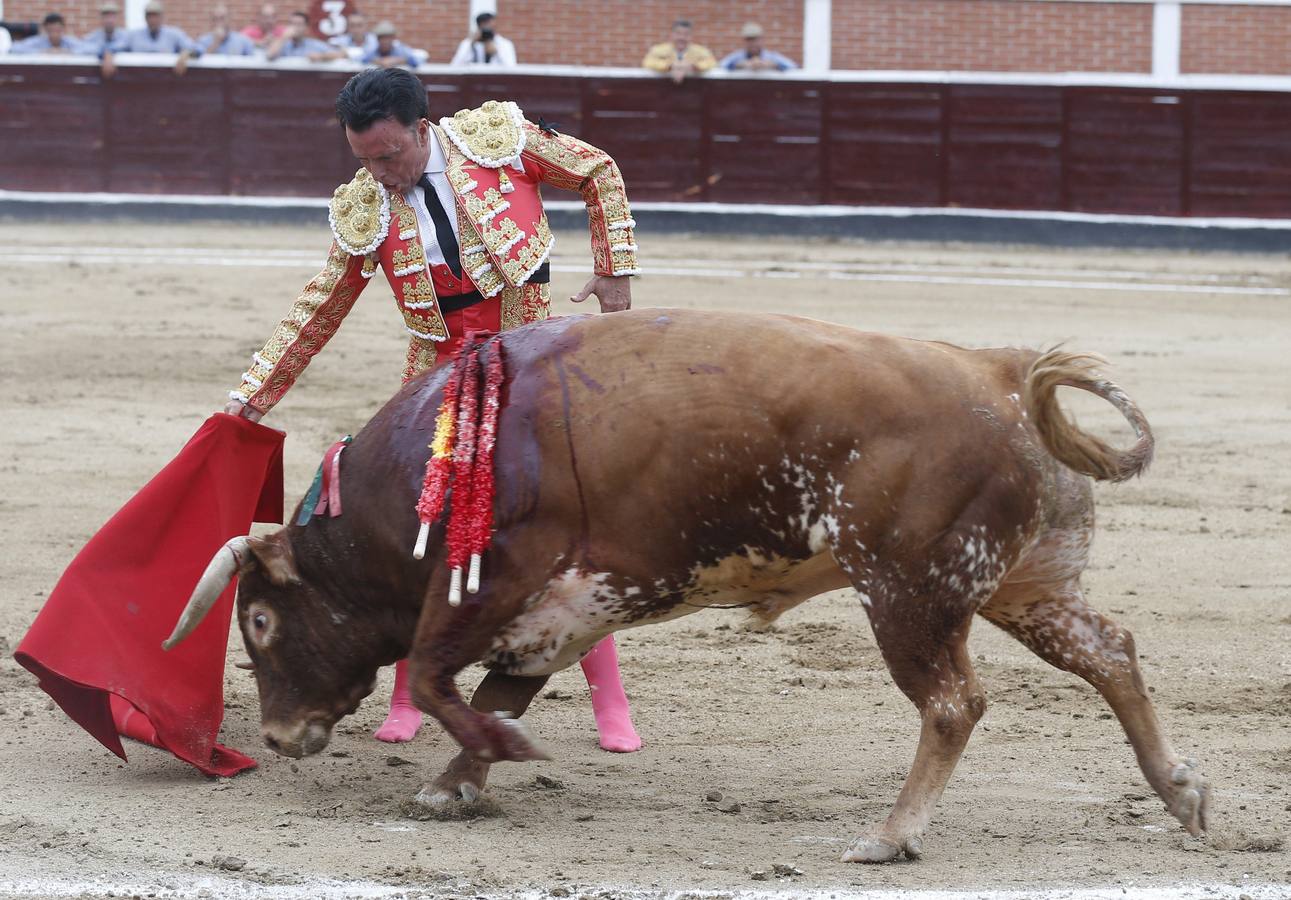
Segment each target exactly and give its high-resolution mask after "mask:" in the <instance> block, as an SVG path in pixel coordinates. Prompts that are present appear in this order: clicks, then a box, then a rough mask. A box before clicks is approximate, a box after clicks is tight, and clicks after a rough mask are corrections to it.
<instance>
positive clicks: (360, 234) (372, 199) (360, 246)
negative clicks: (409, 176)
mask: <svg viewBox="0 0 1291 900" xmlns="http://www.w3.org/2000/svg"><path fill="white" fill-rule="evenodd" d="M327 221H328V222H330V223H331V225H332V234H333V235H334V236H335V237H336V243H337V244H339V245H340V246H341V249H342V250H344V251H345V252H346V253H349V254H350V255H351V256H362V255H364V254H365V253H371V252H372V251H373V250H375V249H376V248H377V247H380V246H381V242H382V241H384V240H385V237H386V233H387V232H388V231H389V230H390V197H389V196H388V195H387V194H386V189H385V187H384V186H382V185H381V184H380V183H379V182H378V181H377V180H376V179H375V178H373V177H372V175H371V173H369V172H368V170H367V169H359V170H358V171H357V172H355V173H354V180H353V181H351V182H350V183H349V184H343V185H341V186H340V187H338V188H337V189H336V191H335V192H334V193H333V194H332V202H331V203H329V204H328V207H327Z"/></svg>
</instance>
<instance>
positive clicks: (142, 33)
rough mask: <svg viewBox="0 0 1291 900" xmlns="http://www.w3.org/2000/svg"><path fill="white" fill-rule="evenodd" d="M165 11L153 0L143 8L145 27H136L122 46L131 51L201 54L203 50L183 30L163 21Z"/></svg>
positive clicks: (187, 54) (183, 54) (124, 49)
mask: <svg viewBox="0 0 1291 900" xmlns="http://www.w3.org/2000/svg"><path fill="white" fill-rule="evenodd" d="M164 15H165V11H164V10H163V9H162V6H161V4H160V3H158V2H156V0H153V2H151V3H149V4H148V5H147V6H145V7H144V8H143V20H144V22H145V23H146V24H145V25H144V27H143V28H136V29H134V30H133V31H131V32H129V33H128V34H127V35H126V40H125V44H124V45H123V46H122V47H121V49H122V50H123V51H127V52H129V53H178V54H180V55H181V56H201V55H202V50H201V48H200V47H198V46H197V44H196V43H194V42H193V39H192V38H190V37H189V36H188V35H187V34H185V33H184V32H183V31H182V30H180V29H178V28H176V27H174V26H173V25H167V24H165V23H164V22H163V17H164Z"/></svg>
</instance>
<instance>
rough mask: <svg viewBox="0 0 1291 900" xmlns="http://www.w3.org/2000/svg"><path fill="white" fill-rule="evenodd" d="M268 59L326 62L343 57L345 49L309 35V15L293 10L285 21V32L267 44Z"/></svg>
mask: <svg viewBox="0 0 1291 900" xmlns="http://www.w3.org/2000/svg"><path fill="white" fill-rule="evenodd" d="M268 56H269V58H270V59H299V58H304V59H308V60H309V61H310V62H327V61H328V60H331V59H344V58H345V51H344V50H337V49H336V48H335V47H329V46H328V45H327V44H325V43H323V42H322V41H320V40H319V39H318V38H314V37H310V36H309V16H307V15H306V14H305V13H303V12H294V13H292V14H291V17H290V18H289V19H288V21H287V32H286V34H284V35H283V36H282V37H280V38H275V39H274V41H273V42H272V43H271V44H270V45H269V50H268Z"/></svg>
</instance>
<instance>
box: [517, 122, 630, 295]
mask: <svg viewBox="0 0 1291 900" xmlns="http://www.w3.org/2000/svg"><path fill="white" fill-rule="evenodd" d="M524 157H525V159H526V160H531V161H532V162H533V164H534V167H535V169H536V170H538V172H539V173H540V177H541V179H542V180H543V181H544V182H546V183H548V184H553V185H555V186H556V187H560V188H565V189H567V190H573V191H578V192H579V193H581V194H582V196H583V202H585V203H586V204H587V213H588V227H589V229H590V231H591V236H592V258H593V261H594V263H595V268H596V273H597V274H598V275H617V274H623V273H629V272H635V271H637V261H636V253H635V251H630V250H620V251H614V252H611V251H610V245H611V244H614V245H633V244H635V243H636V239H635V237H634V236H633V235H632V225H633V224H634V223H633V221H632V210H631V208H630V207H629V205H628V200H627V193H626V192H625V191H624V188H623V178H622V176H621V175H620V174H619V170H618V167H617V166H616V165H615V164H614V160H612V159H610V157H609V156H608V155H606V154H605V153H604V152H602V151H600V150H598V149H596V148H595V147H593V146H591V145H590V144H585V143H583V142H582V141H580V140H578V139H577V138H572V137H569V136H568V135H563V134H561V135H551V134H548V133H547V132H545V131H542V130H541V129H540V128H538V127H537V126H536V125H534V124H533V123H531V122H526V123H525V150H524Z"/></svg>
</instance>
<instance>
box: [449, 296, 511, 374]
mask: <svg viewBox="0 0 1291 900" xmlns="http://www.w3.org/2000/svg"><path fill="white" fill-rule="evenodd" d="M444 324H445V325H446V326H447V327H448V340H446V341H442V342H441V343H440V344H439V347H438V348H437V349H438V350H439V359H438V360H437V362H439V363H445V362H449V361H450V360H453V359H456V358H457V354H458V353H460V352H462V341H463V340H465V338H466V335H467V333H468V332H471V331H492V332H494V333H495V334H496V333H497V332H499V331H501V330H502V297H501V295H498V296H496V297H489V298H487V299H485V300H482V301H481V302H479V303H476V304H475V305H474V306H468V307H466V308H465V309H459V310H458V311H457V312H451V313H444Z"/></svg>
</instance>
